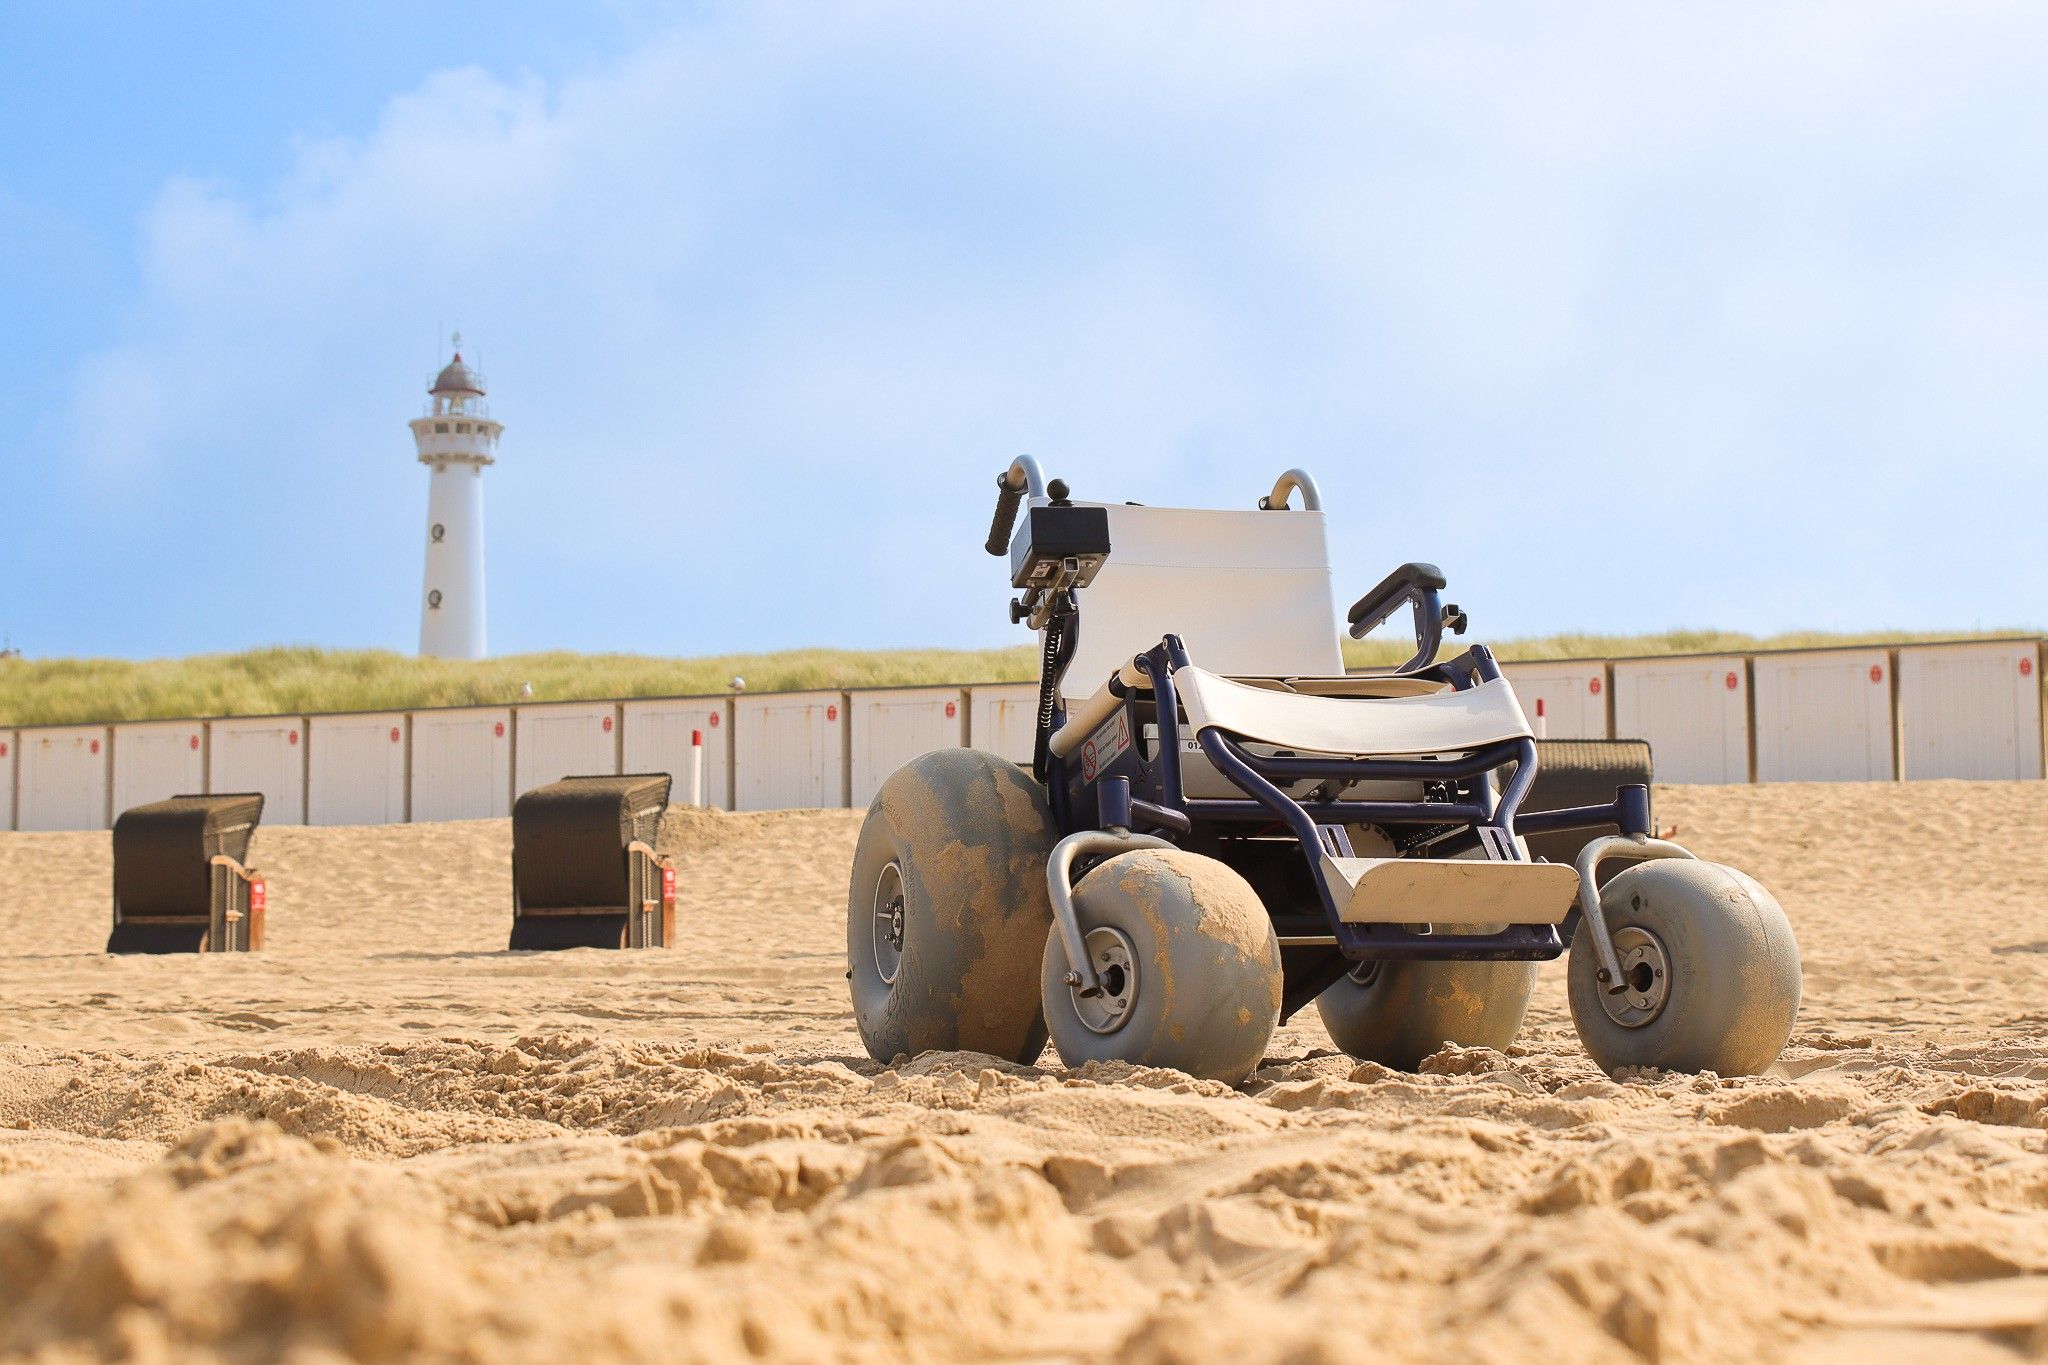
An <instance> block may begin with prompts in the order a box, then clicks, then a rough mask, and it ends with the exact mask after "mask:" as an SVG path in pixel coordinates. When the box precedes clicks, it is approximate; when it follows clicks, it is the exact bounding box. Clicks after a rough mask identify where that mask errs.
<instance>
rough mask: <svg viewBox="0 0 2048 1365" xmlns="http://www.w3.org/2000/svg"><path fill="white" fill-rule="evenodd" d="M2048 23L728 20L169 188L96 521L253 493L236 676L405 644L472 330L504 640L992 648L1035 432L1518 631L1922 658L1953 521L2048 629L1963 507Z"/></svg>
mask: <svg viewBox="0 0 2048 1365" xmlns="http://www.w3.org/2000/svg"><path fill="white" fill-rule="evenodd" d="M2043 29H2044V24H2043V22H2042V21H2041V20H2040V19H2038V18H2037V17H2036V15H2035V14H2034V13H2033V12H2032V11H2029V10H2025V9H2021V8H2018V7H2006V6H1975V7H1964V8H1942V9H1938V10H1937V9H1932V8H1918V7H1883V6H1877V7H1873V6H1868V5H1821V6H1814V7H1805V8H1802V9H1799V10H1796V11H1788V10H1785V9H1783V8H1782V7H1776V6H1744V7H1715V8H1713V9H1706V10H1701V9H1695V8H1692V7H1680V6H1637V5H1627V6H1611V7H1592V8H1588V9H1583V10H1580V11H1575V12H1573V13H1572V14H1571V15H1569V16H1566V15H1563V14H1561V13H1560V12H1556V11H1535V10H1526V11H1523V10H1510V11H1489V12H1487V13H1486V14H1484V15H1483V16H1481V15H1479V14H1478V13H1477V12H1474V11H1444V10H1438V9H1430V10H1421V9H1410V8H1406V7H1393V6H1389V7H1370V8H1367V7H1352V6H1322V7H1319V6H1291V7H1287V8H1284V9H1277V10H1276V9H1272V8H1268V7H1239V6H1214V7H1194V8H1187V7H1180V6H1102V7H1096V6H1052V7H1035V8H1031V9H1028V10H1010V11H997V10H990V9H986V8H971V9H970V8H956V7H939V8H930V9H904V8H899V7H886V6H885V7H808V6H807V7H747V8H738V7H735V8H731V9H722V10H716V11H712V12H711V13H710V14H709V15H708V16H706V17H701V18H695V19H692V20H690V21H688V22H685V23H681V24H678V25H676V26H675V27H673V28H670V29H667V30H665V31H662V32H660V33H658V34H656V35H655V36H653V37H651V38H650V39H649V41H648V42H647V43H646V44H645V45H644V47H642V48H641V49H640V50H639V51H637V52H635V53H634V54H632V55H631V56H630V57H629V58H627V59H625V60H622V61H620V62H618V63H616V64H615V65H613V66H611V67H608V68H606V69H603V70H596V71H591V72H587V73H585V74H582V75H580V76H577V77H574V78H571V79H568V80H566V81H564V82H562V83H560V84H559V85H554V86H549V85H544V84H542V83H540V82H537V81H533V80H530V79H525V78H519V77H508V76H500V75H496V74H492V73H487V72H482V71H476V70H452V71H449V72H445V73H443V74H441V75H439V76H437V77H435V78H434V79H432V80H430V81H428V82H426V83H425V84H424V85H423V86H421V87H420V88H419V89H417V90H414V91H411V92H407V93H405V94H402V95H399V96H396V97H394V98H393V99H392V100H391V101H390V103H389V104H388V105H387V107H386V109H385V111H384V113H383V115H382V117H381V118H380V119H379V121H378V123H377V126H376V127H375V128H374V129H371V130H370V131H368V132H367V133H365V134H364V135H362V136H361V137H359V138H353V139H332V140H324V141H317V142H307V143H304V144H302V145H301V146H300V147H299V149H298V162H297V165H296V167H295V169H294V170H293V172H292V173H291V174H290V175H289V176H287V177H286V178H285V179H283V180H282V181H281V182H280V183H278V184H276V185H272V186H266V187H261V188H260V189H256V190H248V189H239V190H238V189H232V188H229V187H224V186H221V185H217V184H204V183H198V182H190V181H181V182H176V183H173V184H171V185H169V186H167V187H166V189H165V191H164V193H163V195H162V196H161V198H160V199H159V201H158V203H157V205H156V206H155V208H154V210H153V211H152V213H151V214H150V216H149V218H148V221H147V222H146V223H145V224H144V225H143V228H142V231H143V239H144V243H145V263H146V268H145V278H146V288H145V292H144V294H143V296H142V297H141V298H139V299H138V300H137V301H136V305H135V309H134V315H133V320H132V323H131V325H130V328H129V330H128V336H127V338H126V340H124V341H123V342H122V343H121V344H120V345H119V346H118V347H116V348H114V349H112V350H110V351H108V352H106V353H103V354H99V355H94V356H89V357H86V358H84V359H83V360H82V361H81V363H80V365H79V368H78V372H77V382H76V389H75V401H74V418H73V433H72V434H73V439H74V440H75V442H76V445H77V447H78V453H79V455H80V456H81V464H82V465H83V467H84V468H85V469H87V470H88V471H90V472H91V474H92V476H93V477H95V478H96V479H97V480H98V481H99V493H100V495H101V496H102V497H104V498H105V499H106V500H107V502H108V504H109V506H110V508H111V509H112V514H113V515H116V516H120V515H123V513H122V512H121V510H120V509H121V508H122V507H124V506H126V507H128V508H129V511H128V512H127V513H126V514H125V515H127V516H128V517H130V518H131V520H135V519H139V518H141V517H142V516H143V515H144V514H143V512H142V511H140V510H138V509H140V508H142V507H144V506H146V505H148V504H150V503H151V502H152V500H154V499H160V498H161V497H162V496H164V495H165V490H166V489H167V488H172V487H176V486H182V485H189V484H191V483H192V482H193V481H194V480H195V478H198V477H201V476H205V477H214V476H226V477H228V478H230V479H231V480H232V481H233V484H234V486H235V487H236V488H237V489H238V498H240V499H242V500H243V501H245V502H246V501H247V500H250V499H255V500H257V501H256V503H255V504H254V505H255V506H256V507H257V508H258V509H260V510H259V511H258V512H257V513H256V514H255V515H254V516H252V521H253V523H254V529H252V531H251V533H250V534H251V535H252V536H255V537H257V538H259V543H260V544H262V545H263V546H265V547H267V549H268V551H269V552H270V554H271V556H272V562H274V563H275V564H276V565H277V566H278V570H277V572H276V573H275V574H274V575H271V582H269V583H267V584H265V585H261V586H259V587H257V588H256V589H255V590H254V591H253V593H252V597H251V601H250V607H249V616H248V622H249V629H250V630H252V631H253V632H254V633H255V638H279V637H288V638H302V637H304V636H307V635H313V636H319V637H324V638H330V639H334V640H336V641H342V640H351V639H362V638H374V639H378V640H382V641H386V642H391V643H403V642H404V641H405V640H407V639H408V638H409V637H410V635H411V632H412V629H413V619H412V615H411V612H412V607H411V605H410V604H411V602H412V597H413V587H414V583H413V577H414V575H415V574H416V572H417V547H416V544H415V539H416V534H417V530H418V527H417V525H416V522H417V520H418V518H419V516H420V515H422V514H423V508H424V490H423V488H422V487H420V480H419V478H418V476H417V475H416V472H415V471H414V470H413V469H412V468H411V467H410V466H409V464H408V458H409V457H408V455H407V438H406V433H405V430H404V428H403V426H402V422H403V420H404V418H405V417H406V416H408V415H410V412H411V409H412V404H413V403H414V402H416V401H417V399H418V397H419V395H418V391H417V389H416V388H414V387H412V386H414V385H416V384H420V383H421V382H423V380H424V379H425V377H426V375H427V374H428V373H430V371H431V368H432V366H433V364H434V363H435V357H434V356H433V355H432V354H431V353H430V351H429V349H428V345H427V343H428V340H429V337H430V329H431V328H432V326H433V325H434V323H435V321H436V320H437V319H439V320H442V321H445V322H448V323H455V322H460V324H461V325H462V326H463V328H464V330H465V332H466V333H467V334H468V335H469V336H470V338H472V340H473V344H474V347H475V350H476V352H477V353H479V355H480V359H481V361H482V363H483V365H484V367H485V368H486V369H487V370H488V371H489V373H490V375H491V378H492V385H493V398H494V400H495V401H496V403H497V408H498V412H499V415H500V416H501V417H503V418H504V419H505V420H507V422H508V424H509V431H508V435H507V438H506V442H505V447H504V451H503V460H502V464H501V466H500V468H499V469H498V470H496V471H494V472H493V474H492V476H491V477H492V488H491V491H490V502H491V507H490V518H491V551H490V552H491V561H492V572H493V591H492V604H493V611H494V620H493V643H494V645H495V646H496V647H498V648H505V649H510V648H537V647H544V646H548V645H555V644H561V645H568V646H578V647H591V646H598V645H608V646H618V647H629V648H641V649H648V650H663V651H700V650H707V649H713V648H726V647H739V646H751V645H787V644H796V643H802V642H806V641H813V640H830V641H837V642H843V643H908V642H912V641H934V642H967V641H988V640H998V639H1003V638H1007V636H1006V633H1005V632H1004V630H1003V628H1002V624H1001V622H1002V614H1001V586H1000V583H999V581H998V580H997V576H996V575H995V574H994V573H993V572H992V571H991V570H990V569H989V567H988V566H987V565H986V564H985V563H983V562H980V561H978V560H977V559H976V555H977V553H978V551H977V549H976V546H975V542H976V538H977V532H978V528H979V525H980V524H981V521H980V519H981V518H982V517H984V516H985V512H986V509H985V508H984V507H982V506H981V504H982V503H983V502H984V501H985V499H986V493H987V484H988V483H989V481H990V477H991V476H992V474H993V471H994V470H995V469H996V468H997V467H998V466H999V465H1000V464H1001V463H1002V462H1003V461H1004V460H1006V459H1007V458H1008V457H1009V456H1010V455H1012V454H1014V453H1016V452H1017V451H1018V450H1021V449H1029V450H1032V451H1034V453H1036V454H1038V455H1039V456H1040V457H1041V458H1042V459H1044V460H1045V461H1046V462H1047V463H1048V464H1049V465H1051V466H1053V467H1054V468H1055V469H1057V470H1063V471H1066V472H1067V473H1068V474H1069V477H1072V478H1073V479H1074V480H1075V482H1076V484H1077V485H1078V486H1079V487H1080V488H1081V489H1082V490H1083V491H1084V492H1088V493H1094V494H1097V495H1101V496H1108V497H1115V498H1122V497H1132V498H1138V499H1141V500H1146V501H1155V502H1157V501H1167V500H1172V499H1176V498H1185V499H1187V500H1189V501H1194V502H1203V503H1218V502H1222V503H1232V504H1243V503H1247V502H1249V500H1250V499H1251V498H1252V497H1254V496H1255V495H1256V494H1257V492H1259V491H1261V489H1262V487H1263V484H1264V483H1265V482H1266V481H1268V480H1269V479H1270V476H1271V474H1272V472H1274V471H1276V470H1277V469H1278V468H1281V467H1284V466H1285V465H1287V464H1293V463H1306V464H1308V465H1310V466H1311V467H1312V468H1315V469H1317V471H1318V473H1319V474H1321V475H1322V477H1323V480H1324V482H1325V485H1326V487H1327V488H1328V489H1329V490H1330V491H1331V493H1332V494H1333V495H1334V496H1333V498H1332V502H1333V505H1334V508H1335V517H1336V523H1337V525H1338V526H1339V527H1340V528H1341V531H1342V535H1341V539H1342V548H1341V550H1340V552H1339V553H1340V558H1341V565H1340V567H1341V569H1342V571H1343V572H1344V574H1345V575H1347V576H1348V577H1350V578H1355V579H1357V580H1359V581H1360V582H1361V583H1363V582H1370V581H1372V580H1373V579H1375V578H1377V576H1378V574H1379V572H1380V571H1382V569H1383V567H1384V565H1385V564H1386V563H1387V562H1389V561H1391V560H1393V559H1395V558H1398V557H1408V556H1419V557H1433V558H1438V559H1441V560H1442V561H1444V562H1445V564H1446V567H1448V568H1450V569H1452V570H1453V572H1454V574H1455V575H1457V576H1458V577H1459V578H1460V579H1461V580H1462V582H1461V592H1460V596H1461V600H1465V601H1467V602H1468V604H1470V605H1472V606H1473V607H1474V609H1475V613H1476V615H1477V617H1478V619H1479V620H1480V621H1481V622H1482V623H1483V624H1485V625H1486V626H1488V627H1489V628H1494V627H1500V626H1503V625H1505V626H1506V627H1507V628H1510V629H1528V630H1535V629H1547V628H1552V627H1562V626H1569V625H1581V624H1583V625H1599V626H1608V627H1615V628H1630V627H1651V626H1660V625H1664V624H1667V623H1680V622H1686V621H1690V622H1695V623H1711V624H1725V625H1734V626H1755V627H1771V626H1777V625H1788V624H1793V623H1795V622H1800V621H1816V622H1825V621H1828V620H1841V621H1845V622H1846V621H1857V622H1869V623H1883V622H1899V623H1904V622H1907V621H1925V622H1930V623H1940V622H1942V621H1945V620H1952V619H1953V616H1952V605H1951V603H1950V602H1949V600H1948V597H1947V593H1948V591H1949V590H1948V589H1947V588H1946V587H1945V586H1943V585H1942V584H1941V583H1940V582H1939V579H1938V575H1939V573H1940V571H1941V566H1942V564H1943V562H1944V561H1945V560H1946V559H1948V558H1951V557H1952V555H1953V553H1954V551H1955V550H1956V549H1957V548H1958V544H1957V542H1958V540H1959V538H1960V536H1959V533H1958V532H1957V531H1955V530H1952V529H1949V528H1948V526H1947V525H1946V524H1945V523H1946V522H1947V521H1948V519H1952V518H1957V517H1963V516H1967V517H1968V518H1969V521H1970V524H1971V525H1972V526H1973V527H1974V528H1976V531H1977V534H1975V535H1973V536H1971V537H1970V540H1971V541H1972V549H1973V551H1974V552H1975V553H1977V554H1979V555H1980V556H1983V555H1988V557H1989V558H1988V565H1989V570H1990V572H1989V577H1990V579H1991V582H1990V585H1989V586H1988V587H1987V588H1986V589H1985V595H1986V597H1987V600H1988V602H1989V604H1990V605H1988V606H1987V607H1986V608H1985V611H1986V612H1987V613H1988V615H1989V616H1991V617H1993V618H2005V619H2021V618H2024V617H2028V616H2037V615H2038V610H2039V609H2038V606H2037V605H2035V604H2037V603H2038V602H2039V601H2040V600H2041V597H2040V590H2041V588H2042V587H2044V586H2048V583H2044V580H2043V578H2042V570H2041V569H2040V568H2039V567H2038V565H2037V564H2035V563H2034V562H2033V561H2034V558H2035V557H2036V556H2035V555H2034V554H2032V553H2021V552H2020V551H2019V550H2017V549H2012V548H2011V547H2010V546H2007V545H2006V542H2005V541H2004V540H2002V539H2001V536H2004V537H2007V538H2009V537H2011V536H2013V535H2016V534H2018V533H2019V532H2020V531H2021V530H2022V529H2023V528H2025V527H2028V526H2030V523H2029V522H2028V521H2026V520H2025V519H2023V518H2022V517H2021V516H2020V515H2019V514H2018V513H2017V512H2014V511H2012V510H2010V509H2011V506H2012V504H2013V502H2014V501H2016V500H2014V499H2005V500H1994V505H1991V506H1985V505H1984V503H1983V501H1982V500H1981V499H1979V498H1974V497H1969V498H1966V497H1962V496H1959V494H1958V493H1957V491H1956V490H1955V488H1954V487H1953V486H1952V485H1949V484H1947V483H1945V482H1944V475H1942V474H1936V473H1933V472H1932V471H1934V470H1936V469H1941V468H1953V467H1955V466H1956V464H1957V462H1959V461H1960V462H1961V464H1962V465H1963V467H1966V468H1969V469H1970V470H1971V472H1972V474H1973V476H1974V477H1976V478H1978V479H1981V480H1985V481H1989V482H1990V483H1992V484H1993V485H1994V486H1996V485H1997V484H1998V483H1999V482H2001V481H2004V482H2007V483H2010V482H2011V481H2013V480H2017V479H2020V478H2023V477H2027V478H2031V477H2036V476H2037V471H2038V460H2039V448H2040V447H2039V439H2038V438H2039V436H2040V435H2041V419H2040V415H2039V412H2038V409H2039V407H2040V405H2039V403H2038V402H2037V401H2036V399H2035V397H2034V394H2035V391H2036V389H2037V386H2038V380H2037V379H2036V376H2038V375H2039V374H2040V373H2041V367H2040V361H2041V360H2042V359H2043V358H2044V355H2048V324H2044V322H2043V318H2044V316H2048V310H2044V308H2043V306H2042V305H2044V304H2048V263H2044V261H2043V260H2042V258H2041V255H2040V253H2039V250H2038V243H2039V240H2040V233H2041V229H2042V228H2043V226H2044V213H2043V209H2044V204H2043V194H2044V191H2043V188H2042V185H2041V182H2040V180H2039V177H2038V176H2037V175H2035V174H2034V173H2033V172H2032V170H2031V168H2032V167H2037V166H2038V165H2039V164H2041V159H2042V154H2043V152H2044V151H2048V136H2044V133H2048V128H2044V120H2048V114H2044V113H2043V111H2042V108H2041V106H2040V103H2039V101H2038V99H2036V98H2035V97H2034V96H2033V93H2032V92H2033V91H2034V90H2035V88H2036V82H2037V74H2038V70H2039V58H2040V56H2041V47H2042V45H2043ZM1872 471H1878V472H1880V473H1881V474H1882V477H1875V478H1874V477H1872ZM1843 496H1846V499H1847V506H1848V507H1849V508H1850V509H1851V510H1852V512H1853V513H1854V515H1855V517H1856V518H1857V519H1859V520H1860V521H1861V522H1862V523H1863V524H1862V525H1849V524H1843V522H1842V520H1841V519H1839V518H1830V517H1828V516H1826V515H1823V514H1822V510H1821V509H1824V508H1826V507H1827V506H1828V505H1829V502H1830V500H1831V499H1834V498H1837V497H1843ZM2001 501H2002V502H2003V503H2004V504H2005V505H2004V506H1999V505H1996V504H1997V503H1998V502H2001ZM1987 527H1988V530H1989V533H1988V534H1986V533H1985V532H1986V528H1987ZM635 531H639V532H644V533H646V535H647V543H639V542H638V541H636V540H634V539H633V538H632V533H633V532H635ZM2002 546H2004V547H2005V548H2001V547H2002ZM243 548H246V546H245V547H243ZM194 552H195V553H199V554H205V553H208V551H206V550H204V549H203V548H200V549H197V550H195V551H194ZM222 553H224V552H222ZM1631 565H1633V566H1635V567H1630V566H1631ZM628 566H630V569H631V573H630V576H627V574H626V570H627V568H628ZM1617 579H1619V580H1621V582H1622V583H1623V585H1624V586H1623V587H1621V588H1618V589H1617V588H1613V587H1612V586H1611V585H1613V584H1614V583H1615V582H1616V581H1617ZM1880 579H1882V580H1883V581H1884V582H1885V584H1886V586H1885V588H1884V590H1883V591H1882V592H1878V593H1875V594H1872V593H1870V592H1867V591H1866V592H1861V593H1859V592H1857V591H1855V589H1856V588H1857V587H1859V586H1861V585H1868V584H1870V583H1872V582H1874V581H1878V580H1880ZM308 585H317V592H315V593H313V594H312V597H313V600H316V601H317V602H319V603H320V604H321V605H322V610H323V611H325V612H326V613H327V614H326V615H325V616H322V617H319V618H316V619H315V620H314V622H313V623H312V624H310V625H309V624H307V618H306V609H307V602H308V600H309V587H308ZM1943 613H1951V614H1950V615H1947V616H1944V615H1943ZM650 622H651V623H653V633H652V635H650V634H649V626H650Z"/></svg>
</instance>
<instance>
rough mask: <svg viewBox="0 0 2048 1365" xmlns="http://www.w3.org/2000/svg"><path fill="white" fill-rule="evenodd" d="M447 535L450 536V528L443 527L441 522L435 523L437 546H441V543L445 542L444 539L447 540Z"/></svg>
mask: <svg viewBox="0 0 2048 1365" xmlns="http://www.w3.org/2000/svg"><path fill="white" fill-rule="evenodd" d="M447 534H448V528H447V527H445V526H443V525H442V524H441V523H440V522H438V521H437V522H435V523H434V543H435V544H436V545H439V544H440V543H441V541H442V540H443V539H444V538H445V537H446V536H447Z"/></svg>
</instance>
